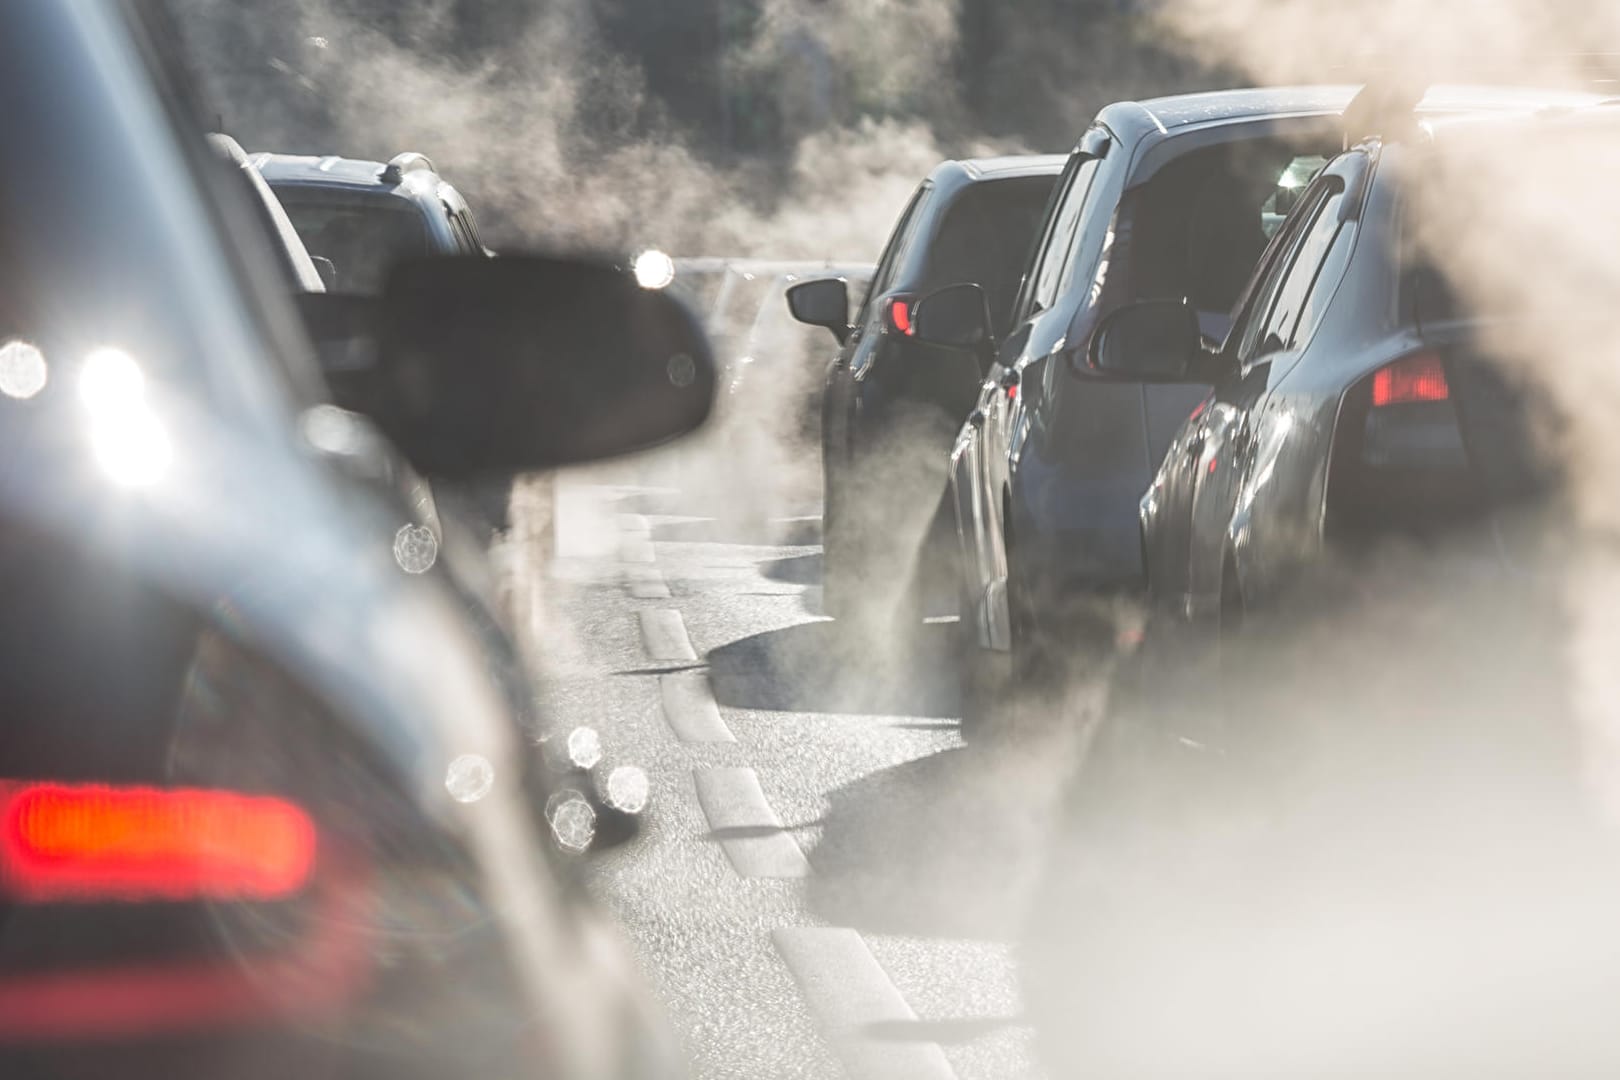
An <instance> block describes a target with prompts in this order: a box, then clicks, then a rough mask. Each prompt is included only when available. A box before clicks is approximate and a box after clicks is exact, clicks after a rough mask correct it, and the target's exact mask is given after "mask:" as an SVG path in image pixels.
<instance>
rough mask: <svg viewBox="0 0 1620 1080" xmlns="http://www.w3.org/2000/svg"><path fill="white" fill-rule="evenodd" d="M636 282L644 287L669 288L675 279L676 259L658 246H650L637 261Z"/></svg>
mask: <svg viewBox="0 0 1620 1080" xmlns="http://www.w3.org/2000/svg"><path fill="white" fill-rule="evenodd" d="M635 272H636V284H637V285H640V286H641V287H642V288H643V289H663V288H667V287H668V286H669V285H670V283H671V282H673V281H674V280H675V260H674V259H671V258H670V257H669V256H668V255H665V254H664V253H663V252H662V251H659V250H657V249H656V248H648V249H647V250H646V251H643V252H642V253H641V254H640V255H637V256H636V261H635Z"/></svg>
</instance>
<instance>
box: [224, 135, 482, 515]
mask: <svg viewBox="0 0 1620 1080" xmlns="http://www.w3.org/2000/svg"><path fill="white" fill-rule="evenodd" d="M251 160H252V162H253V165H254V167H255V168H257V169H258V170H259V172H260V173H261V174H262V175H263V176H264V178H265V180H266V181H267V182H268V183H269V185H270V188H271V190H272V191H274V192H275V195H276V198H277V199H279V200H280V201H281V204H282V205H283V206H284V207H286V210H287V216H288V217H289V218H291V219H292V223H293V227H294V228H295V229H297V230H298V235H299V237H300V238H302V240H303V241H304V246H305V247H306V248H307V249H308V250H309V252H310V254H311V255H312V256H314V257H316V258H319V259H320V260H321V261H322V262H324V263H327V264H329V265H330V266H331V267H332V270H331V274H332V279H333V283H332V288H333V290H334V291H336V292H340V293H357V294H361V295H370V294H374V293H376V292H378V291H379V290H380V289H381V288H382V284H383V281H384V279H385V277H386V275H387V273H388V270H389V268H390V267H392V266H393V265H394V264H395V263H397V262H398V261H400V260H401V259H408V258H413V257H420V256H424V255H487V254H489V251H488V250H487V249H486V248H485V247H484V245H483V240H482V239H481V238H480V236H479V233H478V222H477V220H476V219H475V218H474V217H473V212H472V208H471V207H470V206H468V205H467V200H466V199H465V198H463V197H462V195H461V193H460V192H459V191H457V190H456V189H455V188H454V187H453V186H452V185H451V184H450V183H449V182H448V181H446V180H445V179H444V178H443V177H442V176H440V175H439V172H438V170H437V169H436V168H435V167H434V165H433V162H432V161H430V160H428V158H427V157H426V156H425V155H423V154H418V153H413V152H409V151H407V152H405V153H401V154H396V155H395V156H394V157H393V158H392V159H391V160H389V161H388V162H387V163H386V164H384V163H383V162H380V161H365V160H360V159H355V158H343V157H337V156H334V155H326V156H323V157H311V156H299V155H293V154H271V153H264V152H260V153H256V154H253V155H252V158H251ZM439 493H440V495H441V496H444V497H445V499H444V501H445V502H446V504H447V506H448V507H450V508H451V510H452V511H459V512H460V515H461V516H462V517H463V518H464V519H465V520H467V521H468V522H473V521H482V522H484V523H485V524H486V525H487V526H488V527H489V528H492V529H494V530H496V531H499V530H503V529H505V528H507V526H508V525H509V524H510V497H511V480H510V479H509V478H506V477H492V478H489V479H486V480H482V481H480V482H479V483H477V484H474V485H471V486H463V487H458V488H449V487H446V486H445V485H442V484H441V485H440V491H439Z"/></svg>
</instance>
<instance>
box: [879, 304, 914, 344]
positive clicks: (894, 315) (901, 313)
mask: <svg viewBox="0 0 1620 1080" xmlns="http://www.w3.org/2000/svg"><path fill="white" fill-rule="evenodd" d="M883 311H884V317H885V318H886V320H887V321H888V325H889V329H890V330H893V331H894V332H895V333H897V334H904V335H906V336H907V337H915V336H916V334H917V327H916V325H915V324H914V323H913V322H912V321H911V298H910V297H909V296H896V297H893V298H892V299H890V300H889V301H888V302H887V303H886V304H885V305H884V309H883Z"/></svg>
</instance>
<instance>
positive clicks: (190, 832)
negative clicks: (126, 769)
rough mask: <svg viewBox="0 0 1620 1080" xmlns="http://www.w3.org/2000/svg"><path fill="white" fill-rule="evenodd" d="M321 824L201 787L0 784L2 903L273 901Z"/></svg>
mask: <svg viewBox="0 0 1620 1080" xmlns="http://www.w3.org/2000/svg"><path fill="white" fill-rule="evenodd" d="M315 846H316V845H315V825H314V822H313V821H311V819H310V817H309V815H308V814H307V813H306V812H305V811H304V810H303V809H301V808H300V807H298V806H296V805H295V804H293V803H291V802H288V801H287V800H285V799H278V798H273V797H269V796H250V795H240V794H237V793H234V792H227V791H206V790H200V789H195V788H182V789H173V790H160V789H158V788H144V787H108V786H104V785H68V784H27V785H0V892H3V893H5V894H8V895H10V896H12V897H14V898H16V899H19V900H22V901H25V902H35V903H37V902H48V901H97V900H101V901H104V900H191V899H205V898H206V899H243V900H276V899H281V898H284V897H288V896H291V895H292V894H294V893H296V892H298V891H299V890H300V889H302V888H303V887H304V885H305V884H306V883H307V882H308V881H309V878H310V875H311V873H312V871H313V869H314V864H315Z"/></svg>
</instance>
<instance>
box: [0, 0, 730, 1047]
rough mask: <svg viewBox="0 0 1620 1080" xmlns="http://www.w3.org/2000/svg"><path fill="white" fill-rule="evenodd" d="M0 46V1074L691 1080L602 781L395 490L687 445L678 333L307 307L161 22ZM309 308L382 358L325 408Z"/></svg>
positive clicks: (701, 360)
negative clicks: (384, 471)
mask: <svg viewBox="0 0 1620 1080" xmlns="http://www.w3.org/2000/svg"><path fill="white" fill-rule="evenodd" d="M0 31H3V32H0V87H4V89H5V90H6V91H7V92H8V93H9V94H10V95H11V97H12V99H13V101H14V107H13V108H12V109H11V110H10V112H9V114H8V121H7V124H6V125H5V126H4V128H3V130H0V163H3V164H0V169H3V171H4V174H5V182H4V184H0V220H3V221H4V222H5V223H6V227H5V229H4V230H3V231H0V266H3V268H4V272H5V276H6V279H7V281H8V282H9V287H8V289H7V292H6V296H5V298H4V300H3V301H0V413H3V414H4V416H3V422H0V444H3V449H4V452H5V456H6V460H8V461H11V462H14V463H19V462H26V467H19V468H11V469H7V470H4V471H3V473H0V546H3V548H4V551H5V558H4V559H3V560H0V574H3V578H4V580H3V583H0V587H3V588H4V591H5V595H6V601H7V602H6V605H5V611H4V615H3V616H0V635H3V639H4V642H5V647H4V649H0V669H3V671H0V704H3V707H4V709H5V713H6V716H7V718H8V719H7V723H6V724H5V725H4V728H3V731H0V777H3V779H0V821H3V823H4V824H3V827H0V1074H3V1075H6V1076H8V1077H10V1076H15V1077H19V1078H32V1077H73V1078H79V1077H100V1076H119V1077H131V1078H139V1077H147V1076H152V1077H157V1076H162V1077H186V1076H219V1075H288V1074H290V1073H298V1074H301V1075H347V1076H357V1077H368V1076H389V1077H397V1076H402V1075H403V1076H442V1075H445V1074H447V1073H451V1072H454V1073H458V1074H460V1073H466V1072H468V1071H474V1072H477V1073H478V1074H480V1075H519V1074H522V1075H531V1074H532V1073H533V1072H534V1071H536V1070H538V1071H542V1072H547V1073H551V1074H557V1075H577V1076H609V1075H625V1076H631V1075H633V1076H642V1075H649V1074H651V1075H666V1074H667V1073H668V1072H670V1071H673V1070H674V1069H675V1068H676V1065H675V1064H674V1062H673V1059H672V1056H671V1051H670V1044H669V1041H668V1038H667V1035H666V1034H665V1032H664V1028H663V1024H662V1022H661V1021H660V1019H659V1017H658V1014H657V1009H656V1008H655V1007H654V1006H653V1005H652V1004H651V1002H650V999H649V997H648V996H647V994H646V993H645V991H644V990H643V989H641V988H640V987H639V985H638V983H637V980H636V979H635V977H634V976H633V975H632V974H631V971H632V966H631V961H630V958H629V956H628V954H627V953H626V952H625V950H624V949H623V948H622V947H621V946H620V945H619V944H618V943H617V941H616V939H615V938H614V936H613V934H612V932H611V931H610V930H609V928H608V924H607V922H606V920H605V917H604V916H603V915H602V914H601V913H600V912H598V911H597V910H596V909H595V908H594V906H593V905H592V904H591V903H590V902H589V900H588V899H587V898H586V896H585V894H584V891H583V888H582V886H581V884H580V883H579V881H578V874H577V869H578V866H577V858H578V856H577V855H573V854H569V853H568V852H567V851H565V850H564V849H565V848H568V849H571V850H573V851H576V852H577V851H578V850H579V849H581V848H582V847H585V846H587V844H588V841H589V839H590V836H591V833H592V830H593V828H594V826H595V821H594V820H593V815H592V814H591V813H590V807H589V805H588V800H586V799H585V798H584V796H583V794H582V793H581V792H580V791H579V790H578V785H579V784H582V783H590V782H591V781H590V778H586V777H576V778H575V779H572V780H569V781H567V782H561V781H560V778H559V777H558V776H557V775H555V774H553V773H551V772H548V771H547V770H546V769H545V768H543V767H542V761H541V758H542V754H539V753H535V752H533V751H532V749H531V748H530V747H528V746H526V745H525V744H524V742H523V741H522V740H521V739H520V738H519V736H518V732H519V730H520V726H521V725H520V723H519V722H518V713H517V709H518V701H519V700H520V699H528V698H529V697H531V696H532V694H531V688H530V687H529V686H528V685H527V684H526V683H524V682H522V681H520V680H517V679H515V678H514V677H513V675H512V673H511V672H509V671H508V670H507V669H506V667H505V665H503V664H500V663H494V664H492V663H491V659H492V658H491V655H490V653H489V652H488V650H487V644H488V642H487V638H486V637H485V635H484V632H483V631H482V630H481V628H479V627H477V626H475V625H473V624H472V622H471V621H470V620H469V618H468V615H467V611H466V608H465V606H464V604H463V603H462V598H461V596H460V595H458V592H457V589H456V588H455V586H454V584H453V582H452V580H451V576H452V571H451V568H447V567H442V566H441V565H440V564H441V562H442V561H444V560H448V559H450V558H452V556H451V555H450V554H448V553H446V552H443V551H438V550H436V549H435V547H434V546H433V545H432V544H431V543H429V542H428V541H427V540H426V539H425V538H424V537H423V536H421V535H420V533H418V532H417V531H415V529H414V527H413V526H412V524H411V518H410V509H409V507H407V506H405V505H404V504H403V501H402V500H400V499H399V498H398V497H397V495H396V494H395V492H396V489H395V488H394V487H393V485H390V484H386V483H379V482H378V481H377V480H376V479H375V478H374V477H372V476H371V475H369V471H370V470H371V468H372V465H373V463H374V461H375V460H376V456H377V455H378V454H379V453H399V454H402V455H403V456H405V457H406V458H408V459H409V460H411V461H412V462H413V464H415V465H416V466H417V467H419V468H420V469H421V470H422V471H423V472H425V473H434V474H438V475H444V476H447V477H451V478H461V477H464V476H471V475H477V474H479V473H480V472H481V471H482V470H483V469H486V468H487V469H491V470H496V471H498V470H502V469H507V468H511V467H523V468H527V467H531V466H532V467H542V466H550V465H558V464H564V463H567V462H571V461H578V460H583V459H587V458H594V457H597V456H601V455H607V454H611V453H615V452H621V451H627V450H630V449H634V448H637V447H640V446H643V445H648V444H651V443H655V442H659V441H661V440H664V439H667V438H670V437H673V436H675V435H677V434H679V433H681V432H684V431H686V430H689V429H690V428H692V427H693V426H695V425H697V424H699V423H701V421H702V419H703V417H704V416H705V415H706V413H707V411H708V409H709V407H710V401H711V399H712V395H713V389H714V376H713V365H712V363H711V362H710V360H709V357H708V354H707V348H706V344H705V342H704V340H703V338H702V336H701V333H700V331H699V329H698V328H697V326H696V324H695V322H694V321H693V320H692V319H691V317H690V315H689V314H688V313H686V311H685V309H684V308H682V307H680V305H678V304H677V303H675V302H674V301H672V300H670V299H669V298H667V297H664V296H662V295H661V294H659V293H657V292H654V291H649V290H646V289H642V288H641V287H639V286H638V285H637V284H636V283H635V281H634V279H633V277H631V276H630V275H628V274H627V273H626V272H624V271H623V270H622V269H619V268H615V267H614V266H612V265H610V264H607V263H598V262H590V261H579V260H565V259H553V258H546V257H540V256H511V257H504V258H502V259H499V260H491V259H484V258H476V259H473V258H464V259H423V260H420V261H415V262H411V263H406V264H402V265H401V266H400V267H398V268H396V270H395V272H394V274H393V275H392V277H391V279H390V280H389V282H387V283H386V284H385V286H384V289H383V292H382V294H381V295H380V296H379V297H377V298H375V299H374V300H373V301H372V302H370V303H359V302H357V301H356V300H355V298H352V297H343V296H341V295H338V294H332V293H320V292H313V291H312V292H309V293H308V294H306V295H305V296H304V298H303V301H304V303H302V304H301V303H300V302H299V301H297V300H295V298H294V297H293V296H291V295H290V293H289V289H288V280H287V277H286V275H285V273H284V271H283V269H282V265H281V263H282V256H281V255H278V253H277V251H276V241H275V239H274V237H273V234H272V233H271V232H270V231H269V230H267V229H266V228H265V227H264V218H263V207H262V206H256V205H255V203H254V201H253V196H252V193H251V191H250V189H249V188H247V187H246V186H244V184H243V183H242V180H241V173H240V169H239V168H238V167H236V166H233V165H232V164H231V163H229V162H228V161H226V160H225V159H224V158H222V157H221V156H220V155H219V153H218V151H217V150H216V149H215V148H213V147H210V145H209V144H208V143H207V141H206V140H205V139H204V138H203V136H202V131H203V123H202V121H201V117H202V116H203V115H204V111H203V110H202V109H201V108H199V107H198V106H197V104H196V102H195V99H194V98H193V96H192V95H191V93H190V92H189V90H188V89H187V87H188V82H187V78H186V73H185V70H184V68H183V67H182V65H181V63H180V61H179V59H178V58H177V57H175V56H174V55H173V53H172V52H170V51H169V48H168V45H167V44H166V43H172V42H173V41H174V40H176V35H175V33H174V26H173V24H172V23H171V22H170V21H169V20H168V18H167V17H166V16H165V14H164V11H163V9H161V8H158V7H156V6H154V5H149V4H144V3H133V2H132V3H98V4H45V5H25V6H20V7H15V8H8V9H7V10H6V11H5V12H4V14H3V15H0ZM301 307H304V308H305V311H306V314H309V313H311V312H314V311H316V310H317V309H325V310H326V314H327V316H328V318H327V319H325V320H324V321H319V322H318V321H316V320H313V319H311V320H309V322H308V324H307V325H311V326H321V327H323V328H324V330H325V332H327V333H335V332H336V330H337V328H338V327H340V326H341V325H342V324H343V323H344V322H345V320H346V319H347V318H348V317H350V316H352V317H353V318H352V323H351V325H350V332H352V333H354V334H357V335H358V334H364V335H366V336H367V338H368V340H369V341H370V342H371V343H372V344H373V346H374V354H373V355H374V363H373V365H372V368H371V370H370V377H369V378H367V379H357V380H354V381H353V382H351V383H350V384H349V385H348V387H347V388H346V389H345V390H344V391H343V393H342V395H341V397H340V396H337V391H336V390H335V389H334V388H333V387H331V386H329V385H328V382H327V380H326V379H325V378H324V376H323V373H322V371H321V369H320V367H319V365H318V364H317V362H316V359H315V355H316V353H315V348H314V346H313V344H312V342H311V340H310V337H309V334H308V332H307V330H306V322H305V321H304V320H300V318H299V313H300V308H301ZM475 310H476V311H477V313H478V318H477V319H476V321H474V320H472V319H471V318H470V317H469V316H468V315H465V314H461V313H466V312H472V311H475ZM609 314H611V317H607V316H608V315H609ZM626 327H630V328H633V330H631V329H624V328H626ZM632 334H633V335H634V336H635V337H636V338H637V341H632V340H631V335H632ZM541 339H543V340H544V341H545V342H546V344H547V346H548V348H547V350H546V355H547V357H548V359H550V360H551V361H552V362H546V363H534V362H533V357H534V342H535V341H537V340H541ZM467 349H472V350H474V353H475V355H477V356H479V357H480V364H479V366H478V367H477V368H474V369H472V370H469V368H468V365H467V364H466V362H465V358H466V350H467ZM644 349H650V350H651V351H650V352H649V351H644ZM673 355H681V356H682V357H683V363H682V365H681V367H680V377H679V378H678V379H677V378H672V377H671V371H670V367H669V360H670V357H671V356H673ZM586 360H588V361H589V363H585V361H586ZM586 370H588V371H589V372H590V374H589V376H588V377H587V376H585V375H583V374H581V372H583V371H586ZM407 372H408V373H407ZM598 377H606V378H607V380H608V383H609V384H611V385H614V386H615V387H616V388H617V389H616V393H614V394H613V395H611V396H609V395H604V394H601V393H597V394H594V395H593V394H592V393H591V392H590V388H591V387H592V386H596V385H599V384H598V383H596V381H595V380H596V379H597V378H598ZM424 392H425V393H424ZM552 402H558V403H560V402H566V403H567V404H566V406H564V405H561V404H556V405H549V404H548V403H552ZM362 418H364V419H362ZM563 749H565V750H566V749H567V748H563ZM578 749H584V750H588V749H589V748H578ZM585 756H588V754H587V755H585ZM577 763H578V762H576V764H577ZM599 778H600V779H601V781H602V782H603V784H604V787H605V788H606V789H607V791H608V792H609V794H608V798H609V800H610V801H612V800H613V799H615V798H618V797H623V798H627V799H632V800H633V797H634V796H635V795H637V794H638V792H636V791H629V792H626V791H624V790H623V786H624V781H625V779H626V778H624V777H621V780H620V784H619V786H620V788H621V790H620V792H619V793H618V796H613V795H612V794H611V789H612V787H613V786H614V784H613V778H612V776H611V775H600V774H599ZM629 779H631V780H633V779H634V778H633V777H630V778H629ZM632 786H633V785H632ZM641 794H643V795H644V792H643V793H641Z"/></svg>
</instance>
